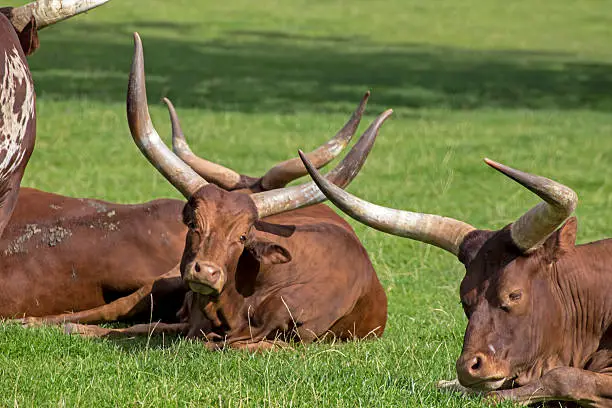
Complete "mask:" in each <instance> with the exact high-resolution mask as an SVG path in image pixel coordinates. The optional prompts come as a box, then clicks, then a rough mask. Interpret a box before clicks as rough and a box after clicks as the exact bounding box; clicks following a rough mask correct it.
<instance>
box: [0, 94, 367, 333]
mask: <svg viewBox="0 0 612 408" xmlns="http://www.w3.org/2000/svg"><path fill="white" fill-rule="evenodd" d="M368 97H369V92H368V93H366V94H365V96H364V97H363V98H362V100H361V102H360V103H359V105H358V106H357V108H356V110H355V112H354V113H353V114H352V115H351V117H350V118H349V120H348V121H347V122H346V124H345V125H344V126H343V127H342V128H341V129H340V130H339V131H338V132H337V133H336V135H335V136H334V137H333V138H331V139H330V140H329V141H327V142H326V143H324V144H323V145H321V146H319V147H318V148H317V149H315V150H314V151H312V152H310V153H308V157H309V158H310V159H311V160H312V161H313V162H314V163H315V165H316V166H317V167H322V166H325V165H326V164H327V163H329V161H331V160H332V159H334V158H335V157H336V156H337V155H338V154H339V153H340V152H341V151H342V149H343V148H344V147H346V145H347V144H348V143H349V142H350V140H351V138H352V137H353V135H354V134H355V132H356V131H357V128H358V126H359V123H360V121H361V117H362V114H363V112H364V110H365V106H366V104H367V100H368ZM165 102H166V104H167V106H168V109H169V113H170V119H171V122H172V138H173V144H174V146H176V145H177V144H179V143H181V144H182V150H181V155H183V156H184V154H185V151H188V152H189V154H190V156H191V157H190V162H191V163H192V166H193V167H194V169H195V170H196V171H197V172H198V174H200V175H201V176H202V177H205V178H206V179H211V180H214V182H215V184H217V185H219V186H220V187H224V189H226V190H227V191H242V192H246V193H251V192H253V191H270V190H271V189H274V188H280V187H282V186H284V185H285V184H286V183H287V182H289V181H292V180H293V179H294V178H297V177H300V176H303V175H305V174H307V172H306V168H305V167H304V166H303V164H302V162H301V161H300V159H299V158H294V159H291V160H287V161H284V162H281V163H278V164H276V165H275V166H273V167H272V168H271V169H270V170H268V171H267V172H266V173H265V174H264V175H263V176H262V177H258V178H256V177H250V176H244V175H241V174H239V173H237V172H235V171H233V170H231V169H229V168H226V167H224V166H221V165H219V164H217V163H212V162H209V161H207V160H205V159H203V158H201V157H198V156H196V155H195V154H193V153H192V152H191V150H190V149H189V146H188V145H187V142H186V140H185V137H184V135H183V132H182V130H181V126H180V123H179V120H178V117H177V114H176V111H175V110H174V107H173V106H172V104H171V103H170V101H169V100H167V99H165ZM368 135H370V137H371V134H368ZM364 140H370V139H369V138H365V139H364ZM369 146H370V147H371V144H370V145H369ZM202 163H204V164H205V165H202ZM236 175H237V177H236V179H240V180H244V181H245V183H242V184H240V183H237V184H234V185H230V184H228V183H227V182H225V181H224V180H226V179H227V177H234V176H236ZM183 206H184V202H183V201H181V200H170V199H159V200H154V201H151V202H148V203H144V204H135V205H125V204H115V203H109V202H105V201H100V200H93V199H77V198H71V197H65V196H61V195H57V194H52V193H46V192H42V191H38V190H34V189H29V188H23V189H21V191H20V192H19V199H18V201H17V206H16V208H15V212H14V213H13V216H12V218H11V220H10V222H9V225H8V226H7V229H6V234H5V236H4V237H2V239H1V240H0V247H4V248H7V249H6V250H5V252H4V257H3V262H2V263H1V264H0V282H2V283H3V284H2V285H0V299H2V300H3V301H2V302H0V317H16V316H28V317H27V318H25V319H22V322H24V323H26V324H28V325H38V324H43V323H44V324H55V323H63V322H82V323H101V322H108V321H116V320H126V319H129V320H130V321H149V319H150V318H151V317H152V318H154V319H156V320H157V319H160V320H162V321H164V322H173V321H175V320H176V316H175V315H176V313H177V311H178V310H179V309H180V306H181V305H182V303H183V297H184V295H185V293H186V289H185V287H184V285H183V283H182V281H181V279H180V273H179V271H178V267H176V268H174V267H175V266H177V265H178V263H179V261H180V259H181V254H182V252H183V248H184V242H185V234H186V230H187V229H186V227H185V225H184V224H183V222H182V215H181V214H182V208H183ZM50 243H52V244H53V245H50ZM23 265H27V268H23ZM58 293H61V294H62V296H57V294H58ZM68 312H69V313H68ZM151 312H152V313H153V314H152V315H151Z"/></svg>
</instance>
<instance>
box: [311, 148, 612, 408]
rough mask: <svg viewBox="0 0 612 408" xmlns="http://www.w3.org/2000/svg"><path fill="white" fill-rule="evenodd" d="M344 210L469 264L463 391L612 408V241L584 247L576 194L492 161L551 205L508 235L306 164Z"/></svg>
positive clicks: (464, 288) (460, 369) (464, 286)
mask: <svg viewBox="0 0 612 408" xmlns="http://www.w3.org/2000/svg"><path fill="white" fill-rule="evenodd" d="M302 158H303V159H304V162H305V163H306V164H307V167H308V170H309V173H310V174H311V175H312V177H313V178H314V180H315V182H316V183H317V184H318V185H319V187H320V188H321V190H322V191H323V192H324V193H325V195H326V196H327V197H328V198H329V199H330V200H331V201H332V202H334V203H335V204H336V205H337V206H338V207H339V208H340V209H342V211H344V212H346V213H347V214H348V215H350V216H351V217H353V218H355V219H356V220H358V221H360V222H363V223H364V224H366V225H369V226H371V227H373V228H376V229H378V230H380V231H384V232H388V233H390V234H394V235H399V236H402V237H407V238H411V239H416V240H419V241H423V242H426V243H429V244H432V245H436V246H438V247H440V248H442V249H445V250H447V251H449V252H451V253H452V254H454V255H456V256H457V257H458V259H459V260H460V261H461V262H462V263H463V264H464V265H465V268H466V275H465V277H464V279H463V281H462V283H461V289H460V294H461V303H462V304H463V308H464V310H465V314H466V316H467V318H468V326H467V329H466V332H465V338H464V343H463V351H462V353H461V356H460V357H459V359H458V360H457V375H458V378H459V381H460V383H461V384H462V385H463V386H465V387H468V388H470V389H472V390H475V391H484V392H488V395H489V396H490V397H491V398H493V399H495V400H511V401H516V402H519V403H521V404H531V403H537V402H542V401H571V402H573V403H577V404H579V405H581V406H585V407H612V267H611V266H610V260H611V257H612V240H609V239H608V240H603V241H597V242H592V243H589V244H585V245H575V240H576V227H577V222H576V219H575V218H570V219H569V220H568V221H567V222H565V224H563V226H562V227H561V228H559V229H557V228H558V227H559V226H560V225H561V224H562V223H563V222H564V221H565V220H566V219H567V217H569V216H570V214H571V213H572V212H573V211H574V208H575V206H576V202H577V197H576V194H575V193H574V192H573V191H572V190H571V189H569V188H567V187H565V186H563V185H561V184H559V183H556V182H554V181H552V180H549V179H546V178H544V177H540V176H535V175H531V174H528V173H524V172H521V171H518V170H514V169H512V168H510V167H507V166H504V165H502V164H499V163H496V162H493V161H491V160H488V159H485V161H486V162H487V164H489V165H490V166H491V167H493V168H495V169H496V170H498V171H500V172H502V173H503V174H505V175H507V176H508V177H510V178H512V179H513V180H515V181H517V182H518V183H520V184H521V185H523V186H525V187H526V188H528V189H529V190H530V191H532V192H534V193H535V194H537V195H538V196H540V197H541V198H542V199H543V200H544V201H543V202H541V203H540V204H538V205H537V206H535V207H534V208H532V209H531V210H529V211H528V212H527V213H525V214H524V215H523V216H521V217H520V218H519V219H518V220H517V221H515V222H514V223H512V224H510V225H508V226H506V227H504V228H502V229H501V230H499V231H486V230H478V229H475V228H474V227H472V226H471V225H468V224H466V223H463V222H461V221H457V220H454V219H451V218H446V217H440V216H437V215H429V214H420V213H412V212H409V211H400V210H393V209H388V208H384V207H380V206H377V205H374V204H370V203H368V202H366V201H363V200H361V199H359V198H357V197H354V196H351V195H350V194H348V193H346V192H344V191H342V190H341V189H338V188H336V187H335V186H333V185H332V184H330V183H329V182H328V181H326V180H325V179H324V178H322V177H321V176H320V175H319V174H318V172H317V171H316V170H315V169H314V168H313V167H311V166H308V161H307V159H306V158H304V157H303V156H302Z"/></svg>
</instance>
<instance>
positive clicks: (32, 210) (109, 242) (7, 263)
mask: <svg viewBox="0 0 612 408" xmlns="http://www.w3.org/2000/svg"><path fill="white" fill-rule="evenodd" d="M182 207H183V202H181V201H178V200H166V199H163V200H155V201H151V202H149V203H145V204H138V205H122V204H113V203H107V202H103V201H99V200H89V199H76V198H70V197H63V196H60V195H56V194H50V193H45V192H42V191H38V190H34V189H25V188H24V189H22V191H21V192H20V195H19V201H18V204H17V207H16V210H15V213H14V216H13V217H12V218H11V220H10V222H9V224H8V225H7V228H6V230H5V233H4V234H3V236H2V238H1V239H0V248H2V251H3V253H2V264H1V265H0V282H2V285H0V299H1V300H2V301H1V302H0V316H2V317H21V316H23V315H28V316H43V315H52V314H59V313H63V312H69V311H77V310H84V309H89V308H92V307H96V306H100V305H103V304H105V303H107V302H109V301H112V300H114V299H116V298H118V297H120V296H123V295H126V294H128V293H131V292H133V291H135V290H137V289H138V288H139V287H141V286H142V285H144V284H145V283H147V282H150V281H151V280H152V279H154V278H156V277H158V276H160V275H162V274H163V273H165V272H167V271H168V270H170V269H171V268H172V267H173V266H175V265H176V264H177V263H178V261H179V259H180V256H181V252H182V248H183V246H184V236H185V227H184V225H183V224H182V222H181V210H182ZM178 289H179V292H178V293H177V297H178V298H179V300H176V302H177V304H180V301H182V298H181V296H182V294H183V293H184V291H183V289H182V285H180V286H179V288H178ZM160 302H161V298H160ZM177 304H174V306H172V305H171V304H170V305H168V308H167V309H168V310H170V309H172V311H169V312H168V313H164V311H163V310H161V309H160V310H159V313H160V315H162V316H164V317H166V316H169V317H170V320H172V318H173V316H174V313H175V312H176V310H178V306H177ZM147 319H148V316H147Z"/></svg>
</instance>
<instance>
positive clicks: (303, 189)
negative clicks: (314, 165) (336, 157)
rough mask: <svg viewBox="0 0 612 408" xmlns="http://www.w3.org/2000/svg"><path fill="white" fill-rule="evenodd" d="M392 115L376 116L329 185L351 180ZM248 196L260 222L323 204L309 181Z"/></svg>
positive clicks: (321, 197)
mask: <svg viewBox="0 0 612 408" xmlns="http://www.w3.org/2000/svg"><path fill="white" fill-rule="evenodd" d="M392 113H393V110H391V109H389V110H387V111H385V112H383V113H382V114H380V115H379V116H378V117H377V118H376V119H375V120H374V122H373V123H372V124H371V125H370V127H369V128H368V129H367V130H366V131H365V132H364V133H363V135H362V136H361V137H360V138H359V141H358V142H357V143H355V146H353V148H352V149H351V151H350V152H349V153H348V154H347V155H346V156H345V157H344V158H343V159H342V161H341V162H340V163H338V165H337V166H336V167H335V168H334V169H333V170H332V171H330V172H329V174H327V175H326V177H327V179H328V180H330V182H331V183H334V184H337V185H339V186H340V187H342V188H344V187H346V186H348V185H349V184H350V182H351V181H353V179H354V178H355V176H356V175H357V173H358V172H359V170H361V167H362V166H363V164H364V163H365V160H366V158H367V157H368V154H369V153H370V150H371V149H372V146H373V145H374V141H375V140H376V136H377V135H378V131H379V129H380V127H381V126H382V124H383V123H384V122H385V120H387V118H388V117H389V116H391V114H392ZM250 197H251V199H252V200H253V203H254V204H255V207H257V213H258V215H259V218H260V219H261V218H264V217H268V216H270V215H274V214H278V213H282V212H285V211H289V210H293V209H296V208H300V207H306V206H308V205H313V204H317V203H320V202H322V201H325V196H324V195H323V193H321V191H319V189H318V188H317V186H316V185H315V183H313V182H312V181H311V182H309V183H306V184H302V185H299V186H294V187H285V188H280V189H276V190H272V191H265V192H263V193H256V194H251V195H250Z"/></svg>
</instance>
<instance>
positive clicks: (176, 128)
mask: <svg viewBox="0 0 612 408" xmlns="http://www.w3.org/2000/svg"><path fill="white" fill-rule="evenodd" d="M163 101H164V103H165V104H166V105H167V106H168V112H169V114H170V122H172V150H173V151H174V153H175V154H176V155H177V156H178V157H180V158H181V159H182V160H183V161H184V162H185V163H187V164H188V165H189V167H191V168H192V169H194V170H195V172H196V173H198V174H199V175H200V176H201V177H204V178H205V179H206V180H207V181H209V182H211V183H213V184H216V185H218V186H219V187H221V188H223V189H225V190H234V189H235V188H238V186H239V184H240V181H241V176H240V174H239V173H236V172H235V171H234V170H231V169H228V168H227V167H224V166H221V165H220V164H217V163H213V162H211V161H208V160H205V159H202V158H201V157H198V156H196V155H195V154H194V153H193V152H192V151H191V149H190V148H189V145H188V144H187V141H186V140H185V135H184V134H183V130H182V129H181V124H180V121H179V118H178V115H177V114H176V110H175V109H174V105H173V104H172V102H170V100H169V99H168V98H164V99H163Z"/></svg>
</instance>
